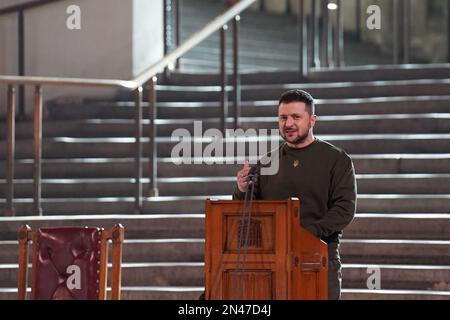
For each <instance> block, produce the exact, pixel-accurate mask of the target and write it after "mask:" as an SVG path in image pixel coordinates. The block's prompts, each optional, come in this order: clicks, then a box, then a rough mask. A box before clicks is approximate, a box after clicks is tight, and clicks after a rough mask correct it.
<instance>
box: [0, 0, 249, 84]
mask: <svg viewBox="0 0 450 320" xmlns="http://www.w3.org/2000/svg"><path fill="white" fill-rule="evenodd" d="M255 1H256V0H242V1H240V2H238V3H237V4H235V5H234V6H233V7H231V8H230V9H228V10H227V11H226V12H225V13H223V14H221V15H219V16H218V17H217V18H215V19H214V20H212V21H211V22H210V23H208V24H207V25H206V26H205V27H203V28H202V29H201V30H199V31H197V32H196V33H194V34H193V35H192V36H190V37H189V38H188V39H187V40H186V41H185V42H183V43H182V44H181V45H180V46H179V47H178V48H176V49H175V50H173V51H172V52H170V53H169V54H167V55H166V56H164V57H163V58H161V59H160V60H159V61H158V62H156V63H155V64H153V65H151V66H150V67H148V68H147V69H146V70H145V71H144V72H142V73H141V74H140V75H138V76H137V77H135V78H134V79H131V80H117V79H89V78H85V79H84V78H60V77H29V76H1V75H0V82H2V83H8V84H10V83H13V84H35V85H37V84H40V85H54V86H59V85H62V86H102V87H122V88H124V89H129V90H136V89H137V88H139V87H140V86H142V85H144V84H145V83H147V82H148V81H149V80H150V79H152V78H153V77H154V76H156V75H157V74H158V73H160V72H161V71H162V70H164V68H166V67H167V66H169V65H170V64H172V63H174V62H175V61H176V60H177V59H178V58H180V57H181V56H183V55H184V54H185V53H186V52H188V51H189V50H191V49H192V48H194V47H195V46H196V45H197V44H199V43H200V42H202V41H203V40H205V39H206V38H208V37H209V36H210V35H212V34H213V33H214V32H216V31H219V30H220V29H221V28H222V26H223V25H226V24H227V23H228V22H229V21H230V20H232V19H234V17H236V16H237V15H239V14H240V13H241V12H242V11H244V10H245V9H247V8H248V7H249V6H250V5H252V4H253V3H254V2H255Z"/></svg>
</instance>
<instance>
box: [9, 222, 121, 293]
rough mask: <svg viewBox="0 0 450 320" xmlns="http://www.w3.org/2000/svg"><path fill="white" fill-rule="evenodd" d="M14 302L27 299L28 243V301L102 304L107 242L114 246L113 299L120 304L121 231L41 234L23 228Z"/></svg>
mask: <svg viewBox="0 0 450 320" xmlns="http://www.w3.org/2000/svg"><path fill="white" fill-rule="evenodd" d="M18 238H19V273H18V277H17V278H18V279H17V280H18V297H17V298H18V299H19V300H23V299H26V296H27V286H28V276H27V275H28V245H29V242H30V241H31V242H32V253H31V257H32V262H31V299H32V300H105V299H106V296H107V295H106V287H107V282H108V279H107V278H108V276H107V275H108V242H109V240H112V250H111V251H112V269H111V299H112V300H119V299H120V286H121V264H122V244H123V240H124V228H123V226H122V225H120V224H116V225H115V226H114V227H113V228H111V229H107V230H105V229H103V228H92V227H84V228H83V227H62V228H40V229H37V230H32V229H31V228H30V227H29V226H28V225H24V226H21V227H20V229H19V233H18Z"/></svg>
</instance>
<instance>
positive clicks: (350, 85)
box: [128, 79, 450, 102]
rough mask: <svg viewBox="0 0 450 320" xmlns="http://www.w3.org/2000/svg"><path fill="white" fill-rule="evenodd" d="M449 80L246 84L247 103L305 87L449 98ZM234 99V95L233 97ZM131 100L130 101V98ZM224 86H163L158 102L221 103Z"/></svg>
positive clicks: (324, 92)
mask: <svg viewBox="0 0 450 320" xmlns="http://www.w3.org/2000/svg"><path fill="white" fill-rule="evenodd" d="M448 83H449V80H447V79H437V80H436V79H425V80H399V81H370V82H336V83H328V84H323V83H320V84H314V83H313V84H311V83H306V84H305V83H302V84H300V83H292V84H283V85H276V84H270V85H243V86H242V87H241V88H242V90H241V98H242V100H243V101H255V100H273V99H278V97H279V96H280V95H281V94H282V93H283V92H284V91H286V90H288V89H297V88H299V87H300V88H302V89H303V90H306V91H308V92H309V93H310V94H311V95H312V96H313V97H315V98H318V99H339V98H369V97H398V96H424V95H434V96H445V95H449V94H450V87H449V86H448ZM229 98H230V100H231V98H232V96H231V95H230V96H229ZM128 99H129V98H128ZM219 99H220V86H203V87H198V86H178V85H159V86H158V101H166V102H167V101H192V102H198V101H220V100H219Z"/></svg>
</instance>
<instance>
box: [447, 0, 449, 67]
mask: <svg viewBox="0 0 450 320" xmlns="http://www.w3.org/2000/svg"><path fill="white" fill-rule="evenodd" d="M447 62H450V0H447Z"/></svg>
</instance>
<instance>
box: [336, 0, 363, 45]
mask: <svg viewBox="0 0 450 320" xmlns="http://www.w3.org/2000/svg"><path fill="white" fill-rule="evenodd" d="M338 6H339V7H340V4H338ZM355 11H356V12H355V13H356V35H355V37H356V41H358V42H359V41H361V0H356V5H355Z"/></svg>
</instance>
